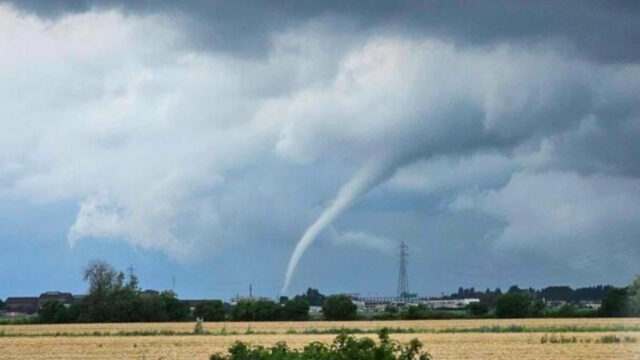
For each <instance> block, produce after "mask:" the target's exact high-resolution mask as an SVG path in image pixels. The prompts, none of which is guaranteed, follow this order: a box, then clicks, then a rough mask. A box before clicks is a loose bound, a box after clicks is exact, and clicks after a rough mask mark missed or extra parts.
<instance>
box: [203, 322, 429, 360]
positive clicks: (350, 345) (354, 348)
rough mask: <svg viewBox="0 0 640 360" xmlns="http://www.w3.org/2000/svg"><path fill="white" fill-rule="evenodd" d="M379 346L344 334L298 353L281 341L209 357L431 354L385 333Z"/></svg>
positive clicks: (424, 359)
mask: <svg viewBox="0 0 640 360" xmlns="http://www.w3.org/2000/svg"><path fill="white" fill-rule="evenodd" d="M378 337H379V338H380V343H379V344H376V343H375V341H373V340H372V339H370V338H361V339H356V338H355V337H354V336H353V335H350V334H347V333H341V334H339V335H338V336H337V337H336V338H335V340H334V341H333V343H332V344H331V345H326V344H324V343H321V342H313V343H311V344H309V345H307V346H305V347H304V349H302V350H296V349H290V348H289V347H288V346H287V344H286V343H285V342H279V343H277V344H276V345H274V346H272V347H270V348H266V347H263V346H251V345H248V344H247V343H244V342H240V341H238V342H236V343H234V344H233V345H232V346H231V347H230V348H229V352H228V354H227V355H223V354H220V353H217V354H213V355H211V357H210V358H209V359H210V360H307V359H314V360H374V359H375V360H430V359H431V355H429V353H427V352H423V351H422V343H421V342H420V341H418V340H417V339H413V340H411V341H410V342H409V343H408V344H404V345H403V344H400V343H399V342H397V341H392V340H391V339H390V338H389V330H388V329H382V330H380V332H379V333H378Z"/></svg>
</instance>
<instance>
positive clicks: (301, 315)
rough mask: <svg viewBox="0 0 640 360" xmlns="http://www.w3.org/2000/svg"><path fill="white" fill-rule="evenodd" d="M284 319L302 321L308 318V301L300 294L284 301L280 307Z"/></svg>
mask: <svg viewBox="0 0 640 360" xmlns="http://www.w3.org/2000/svg"><path fill="white" fill-rule="evenodd" d="M282 316H283V318H284V320H290V321H302V320H307V319H309V302H308V301H307V300H306V299H305V298H303V297H302V296H296V297H295V298H293V299H292V300H288V301H286V302H285V303H284V307H283V308H282Z"/></svg>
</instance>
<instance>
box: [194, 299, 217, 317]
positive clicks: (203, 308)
mask: <svg viewBox="0 0 640 360" xmlns="http://www.w3.org/2000/svg"><path fill="white" fill-rule="evenodd" d="M193 315H194V316H195V317H197V318H201V319H202V320H204V321H223V320H224V319H225V311H224V304H223V303H222V301H220V300H213V301H206V302H202V303H199V304H198V305H196V308H195V309H194V311H193Z"/></svg>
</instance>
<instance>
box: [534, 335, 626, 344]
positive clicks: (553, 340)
mask: <svg viewBox="0 0 640 360" xmlns="http://www.w3.org/2000/svg"><path fill="white" fill-rule="evenodd" d="M637 341H638V339H636V338H634V337H632V336H625V337H619V336H617V335H605V336H602V337H600V338H599V339H591V338H580V339H579V338H578V337H576V336H571V337H569V336H564V335H560V336H558V335H555V334H553V335H544V336H542V338H540V343H541V344H547V343H549V344H568V343H586V344H590V343H592V342H593V343H596V344H619V343H636V342H637Z"/></svg>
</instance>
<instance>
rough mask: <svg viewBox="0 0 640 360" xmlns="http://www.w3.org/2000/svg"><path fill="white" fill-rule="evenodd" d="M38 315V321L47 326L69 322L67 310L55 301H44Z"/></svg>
mask: <svg viewBox="0 0 640 360" xmlns="http://www.w3.org/2000/svg"><path fill="white" fill-rule="evenodd" d="M38 315H39V317H38V320H39V321H40V322H43V323H47V324H54V323H66V322H69V321H70V320H71V318H70V314H69V309H67V308H66V307H65V306H64V305H63V304H62V303H60V302H59V301H57V300H47V301H45V303H44V304H42V307H41V308H40V310H39V311H38Z"/></svg>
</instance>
